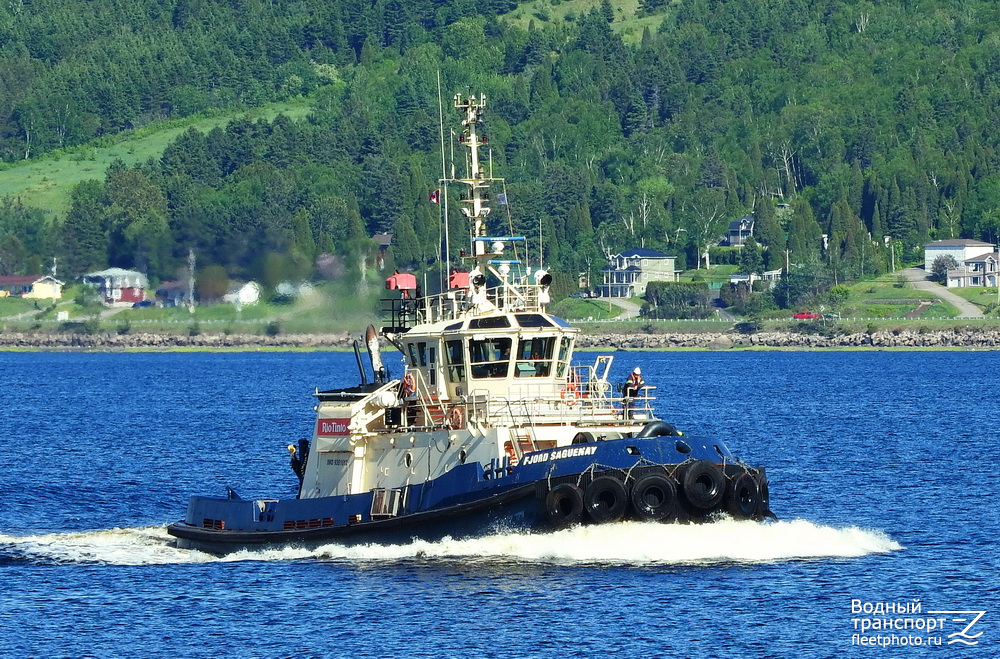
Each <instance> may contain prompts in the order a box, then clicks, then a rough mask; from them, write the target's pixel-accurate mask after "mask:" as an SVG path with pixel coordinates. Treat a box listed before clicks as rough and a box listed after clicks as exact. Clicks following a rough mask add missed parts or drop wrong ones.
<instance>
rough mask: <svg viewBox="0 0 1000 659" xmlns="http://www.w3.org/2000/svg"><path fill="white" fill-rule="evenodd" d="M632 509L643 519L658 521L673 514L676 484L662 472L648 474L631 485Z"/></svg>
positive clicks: (675, 502)
mask: <svg viewBox="0 0 1000 659" xmlns="http://www.w3.org/2000/svg"><path fill="white" fill-rule="evenodd" d="M630 498H631V500H632V510H633V511H634V512H635V516H636V517H638V518H639V519H641V520H643V521H649V522H658V521H660V520H662V519H665V518H667V517H670V516H671V515H673V512H674V507H675V506H676V505H677V484H676V483H675V482H674V479H672V478H670V477H669V476H665V475H663V474H649V475H648V476H644V477H642V478H640V479H639V480H638V481H637V482H636V484H635V485H633V486H632V496H631V497H630Z"/></svg>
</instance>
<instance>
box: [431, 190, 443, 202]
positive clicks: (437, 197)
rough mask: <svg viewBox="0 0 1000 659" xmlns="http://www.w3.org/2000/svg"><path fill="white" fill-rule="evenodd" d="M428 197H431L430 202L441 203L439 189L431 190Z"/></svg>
mask: <svg viewBox="0 0 1000 659" xmlns="http://www.w3.org/2000/svg"><path fill="white" fill-rule="evenodd" d="M430 199H431V203H432V204H440V203H441V191H440V190H431V196H430Z"/></svg>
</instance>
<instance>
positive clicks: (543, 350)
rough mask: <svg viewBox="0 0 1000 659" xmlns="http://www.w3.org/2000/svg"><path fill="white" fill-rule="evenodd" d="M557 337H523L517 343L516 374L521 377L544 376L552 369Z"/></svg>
mask: <svg viewBox="0 0 1000 659" xmlns="http://www.w3.org/2000/svg"><path fill="white" fill-rule="evenodd" d="M555 343H556V340H555V337H552V336H536V337H533V338H530V339H521V340H520V341H519V342H518V345H517V362H516V363H515V365H514V369H515V370H514V376H515V377H519V378H543V377H547V376H548V375H549V374H550V372H551V371H552V352H553V349H554V348H555Z"/></svg>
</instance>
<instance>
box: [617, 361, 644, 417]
mask: <svg viewBox="0 0 1000 659" xmlns="http://www.w3.org/2000/svg"><path fill="white" fill-rule="evenodd" d="M644 386H646V382H645V381H644V380H643V379H642V369H641V368H639V367H638V366H636V367H635V368H634V369H632V374H631V375H629V376H628V379H627V380H626V381H625V385H624V386H623V387H622V395H623V396H624V398H625V415H626V416H627V417H628V418H630V419H631V418H632V412H633V410H635V409H636V407H637V403H636V402H635V399H636V398H638V397H639V394H640V392H641V391H642V388H643V387H644Z"/></svg>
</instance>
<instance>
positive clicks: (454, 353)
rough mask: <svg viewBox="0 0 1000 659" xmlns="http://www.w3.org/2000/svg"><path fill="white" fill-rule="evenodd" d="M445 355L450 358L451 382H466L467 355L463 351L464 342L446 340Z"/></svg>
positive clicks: (449, 377) (449, 375) (449, 372)
mask: <svg viewBox="0 0 1000 659" xmlns="http://www.w3.org/2000/svg"><path fill="white" fill-rule="evenodd" d="M445 357H446V358H447V360H448V380H449V381H451V382H464V381H465V355H464V353H463V352H462V342H461V341H447V342H445Z"/></svg>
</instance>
